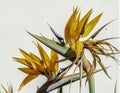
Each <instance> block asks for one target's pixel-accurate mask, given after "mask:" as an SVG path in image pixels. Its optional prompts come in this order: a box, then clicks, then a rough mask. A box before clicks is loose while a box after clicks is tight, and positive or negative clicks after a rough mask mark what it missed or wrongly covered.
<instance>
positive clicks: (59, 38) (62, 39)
mask: <svg viewBox="0 0 120 93" xmlns="http://www.w3.org/2000/svg"><path fill="white" fill-rule="evenodd" d="M48 26H49V27H50V29H51V31H52V32H53V34H54V35H55V36H56V38H57V39H58V40H59V42H60V43H61V44H62V45H65V42H64V38H63V37H62V36H60V35H59V34H58V33H57V32H56V31H55V30H54V29H53V28H52V27H51V26H50V24H48Z"/></svg>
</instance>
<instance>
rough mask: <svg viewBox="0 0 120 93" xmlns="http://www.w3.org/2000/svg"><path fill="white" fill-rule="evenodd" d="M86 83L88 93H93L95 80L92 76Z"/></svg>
mask: <svg viewBox="0 0 120 93" xmlns="http://www.w3.org/2000/svg"><path fill="white" fill-rule="evenodd" d="M88 82H89V92H90V93H95V80H94V75H92V77H91V79H90V80H89V81H88Z"/></svg>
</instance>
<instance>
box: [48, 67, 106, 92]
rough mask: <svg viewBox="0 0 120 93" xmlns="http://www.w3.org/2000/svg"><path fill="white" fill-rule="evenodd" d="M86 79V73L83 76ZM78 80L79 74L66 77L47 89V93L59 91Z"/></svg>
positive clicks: (96, 71)
mask: <svg viewBox="0 0 120 93" xmlns="http://www.w3.org/2000/svg"><path fill="white" fill-rule="evenodd" d="M107 68H108V67H106V69H107ZM100 71H102V69H97V70H95V71H94V74H95V73H98V72H100ZM85 77H87V74H86V73H85V72H84V73H83V74H82V78H85ZM78 80H80V74H79V73H77V74H73V75H69V76H66V77H64V78H62V79H61V80H59V81H57V82H55V83H53V84H51V85H50V86H49V87H48V88H47V90H46V91H47V92H50V91H52V90H54V89H57V88H59V87H61V86H65V85H68V84H70V83H71V82H72V83H73V82H75V81H78ZM91 93H92V92H91Z"/></svg>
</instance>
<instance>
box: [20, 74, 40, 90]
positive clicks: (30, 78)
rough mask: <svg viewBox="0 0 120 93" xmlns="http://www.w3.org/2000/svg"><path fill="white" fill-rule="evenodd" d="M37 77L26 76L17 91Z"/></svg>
mask: <svg viewBox="0 0 120 93" xmlns="http://www.w3.org/2000/svg"><path fill="white" fill-rule="evenodd" d="M37 76H38V75H28V76H27V77H26V78H25V79H24V80H23V81H22V83H21V84H20V86H19V89H18V90H19V91H20V90H21V89H22V88H23V87H24V86H25V85H26V84H27V83H29V82H30V81H32V80H33V79H35V78H36V77H37Z"/></svg>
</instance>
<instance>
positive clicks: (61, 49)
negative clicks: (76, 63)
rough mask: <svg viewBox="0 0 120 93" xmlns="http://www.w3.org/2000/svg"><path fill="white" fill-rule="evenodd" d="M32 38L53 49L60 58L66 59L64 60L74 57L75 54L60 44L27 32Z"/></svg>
mask: <svg viewBox="0 0 120 93" xmlns="http://www.w3.org/2000/svg"><path fill="white" fill-rule="evenodd" d="M28 33H29V34H30V35H31V36H32V37H34V38H35V39H37V40H39V41H40V42H41V43H43V44H44V45H46V46H47V47H49V48H51V49H53V50H54V51H56V52H57V53H59V54H61V55H62V56H64V57H66V58H73V57H75V52H74V51H72V50H71V49H70V48H68V47H66V46H63V45H61V44H60V43H58V42H56V41H53V40H50V39H47V38H45V37H41V36H38V35H35V34H31V33H30V32H28Z"/></svg>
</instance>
